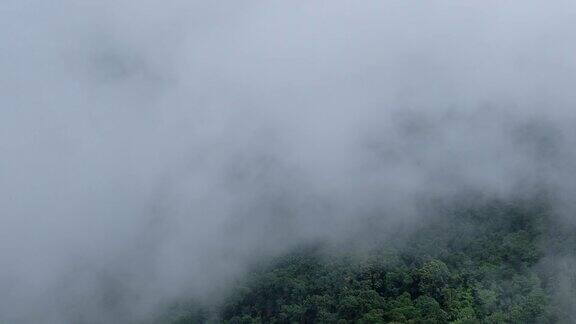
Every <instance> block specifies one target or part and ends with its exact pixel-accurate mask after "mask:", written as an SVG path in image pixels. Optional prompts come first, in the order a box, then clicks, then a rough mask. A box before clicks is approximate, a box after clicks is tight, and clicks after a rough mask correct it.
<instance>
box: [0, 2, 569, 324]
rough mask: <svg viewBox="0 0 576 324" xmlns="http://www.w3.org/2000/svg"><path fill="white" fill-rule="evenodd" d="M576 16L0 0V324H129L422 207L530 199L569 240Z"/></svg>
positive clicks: (413, 216)
mask: <svg viewBox="0 0 576 324" xmlns="http://www.w3.org/2000/svg"><path fill="white" fill-rule="evenodd" d="M575 18H576V4H574V3H573V2H572V1H554V2H540V1H481V2H480V1H478V2H472V1H464V2H458V1H440V2H419V1H365V2H357V1H340V0H339V1H314V2H311V1H282V2H281V1H243V2H233V1H227V2H226V1H183V0H173V1H152V0H143V1H129V0H122V1H112V0H100V1H90V0H84V1H73V0H56V1H40V0H4V1H2V4H0V40H1V42H0V113H1V114H0V154H1V158H0V211H1V213H0V258H1V260H2V263H1V264H2V266H1V267H0V321H1V322H7V323H83V322H84V323H129V322H137V321H143V320H147V319H149V318H151V316H153V315H154V313H155V312H157V311H158V309H159V308H160V307H161V306H162V305H163V304H164V303H166V302H169V301H171V300H177V299H179V298H188V297H191V296H193V297H200V296H203V297H206V298H208V297H207V296H213V295H214V296H215V295H218V294H221V293H222V292H223V291H226V286H227V285H226V283H227V281H228V280H232V279H233V278H236V277H238V276H241V275H242V273H243V271H245V269H246V267H247V266H248V265H249V264H250V263H251V262H254V261H255V260H258V259H259V258H261V257H264V256H271V255H277V254H279V253H282V252H284V251H287V250H289V249H290V248H292V247H294V246H296V245H298V244H302V243H306V242H310V241H318V240H321V241H332V242H337V241H339V240H344V239H355V238H357V239H358V240H361V239H362V237H365V235H364V233H365V231H367V229H366V226H365V225H366V223H365V221H366V220H367V219H370V222H371V223H370V224H371V226H370V227H371V228H370V231H372V233H374V232H376V233H377V232H381V233H383V234H382V235H389V234H385V233H393V231H394V228H396V226H411V225H413V224H418V223H422V222H425V220H426V215H424V214H422V213H420V212H419V211H418V208H416V206H417V202H418V201H419V200H420V199H422V197H438V198H441V199H450V198H452V197H455V196H456V195H459V194H461V193H463V192H467V191H474V192H480V193H482V194H483V195H486V196H494V197H504V198H506V197H512V196H517V195H529V194H532V193H534V192H536V191H538V190H541V189H543V188H544V189H545V190H548V191H550V192H551V193H552V194H553V197H554V203H555V212H556V214H557V217H558V219H559V221H562V222H566V223H567V224H570V223H573V221H574V218H573V211H574V207H575V206H574V199H573V194H574V192H575V190H576V181H575V179H574V174H575V173H574V172H575V171H576V150H575V149H574V148H575V147H576V134H575V131H576V130H575V128H574V122H575V121H576V119H575V117H576V109H574V108H575V107H576V106H575V104H576V92H575V91H574V85H576V59H575V56H574V55H575V53H576V42H575V41H574V39H575V37H576V29H574V25H573V24H574V21H575ZM372 225H373V226H372ZM562 262H563V264H570V263H571V262H572V263H573V260H562Z"/></svg>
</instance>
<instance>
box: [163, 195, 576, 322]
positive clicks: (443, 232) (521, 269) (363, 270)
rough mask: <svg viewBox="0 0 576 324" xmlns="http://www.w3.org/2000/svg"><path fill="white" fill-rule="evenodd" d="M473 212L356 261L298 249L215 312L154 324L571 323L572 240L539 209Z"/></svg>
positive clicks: (203, 308) (438, 219) (255, 275)
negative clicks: (564, 261) (568, 267)
mask: <svg viewBox="0 0 576 324" xmlns="http://www.w3.org/2000/svg"><path fill="white" fill-rule="evenodd" d="M472 205H473V207H462V206H460V207H456V208H448V209H445V210H444V211H443V212H441V213H437V214H438V216H435V215H432V216H430V218H429V219H427V220H425V221H423V223H424V224H425V225H422V226H420V227H418V228H417V229H412V230H411V231H409V232H407V233H405V234H400V233H399V234H398V239H390V238H387V239H385V240H382V241H381V242H379V243H377V244H372V245H370V246H369V247H368V248H364V249H363V251H362V252H358V251H357V250H353V249H351V250H349V251H347V250H346V249H345V248H343V249H341V248H338V249H336V250H339V251H338V252H335V251H333V250H332V251H331V252H330V251H327V250H330V249H325V248H324V247H323V246H322V245H321V244H310V245H308V246H304V247H301V248H297V249H295V250H294V251H292V252H291V253H289V254H287V255H283V256H280V257H276V258H274V259H272V260H267V261H266V262H262V263H259V264H258V265H255V266H254V268H253V270H252V271H251V272H250V273H249V274H248V275H246V276H245V277H243V278H242V279H240V280H238V281H237V282H236V284H235V286H234V287H233V288H232V290H231V293H230V294H229V295H228V296H227V297H226V298H225V299H224V301H222V302H220V303H219V304H218V305H210V306H207V305H203V304H200V303H194V302H191V303H184V304H179V305H175V306H173V307H172V308H171V309H170V310H169V311H167V312H166V314H165V316H164V317H163V318H162V319H161V322H164V323H170V324H185V323H221V322H222V323H574V322H576V317H574V316H575V314H574V312H573V309H571V307H572V306H571V305H572V304H573V303H574V302H575V301H576V299H575V287H576V277H575V276H574V273H575V272H574V271H570V269H568V271H566V269H562V265H561V264H559V262H558V260H573V256H574V251H575V248H576V238H575V237H574V235H571V234H570V233H573V231H572V230H571V229H569V228H568V227H566V226H564V225H559V224H558V222H557V221H552V219H553V218H552V217H551V213H550V210H549V208H548V207H546V204H545V203H542V202H540V201H538V200H533V201H527V200H524V201H521V202H514V203H510V202H502V201H496V202H494V201H492V202H490V203H483V204H477V205H474V204H472ZM569 264H570V263H568V265H569ZM572 264H573V263H572ZM564 265H565V266H566V264H564ZM567 273H572V275H569V274H567Z"/></svg>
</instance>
